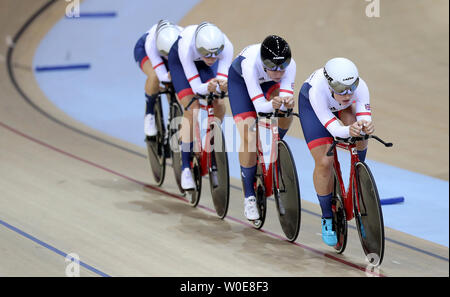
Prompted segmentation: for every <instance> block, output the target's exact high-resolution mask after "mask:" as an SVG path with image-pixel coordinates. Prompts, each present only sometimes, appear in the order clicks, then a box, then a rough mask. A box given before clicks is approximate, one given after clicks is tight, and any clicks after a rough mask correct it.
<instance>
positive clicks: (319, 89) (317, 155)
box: [298, 58, 374, 246]
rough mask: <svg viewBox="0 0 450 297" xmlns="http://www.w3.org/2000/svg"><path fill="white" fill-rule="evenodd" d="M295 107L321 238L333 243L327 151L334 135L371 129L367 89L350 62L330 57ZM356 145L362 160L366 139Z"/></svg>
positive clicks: (363, 131)
mask: <svg viewBox="0 0 450 297" xmlns="http://www.w3.org/2000/svg"><path fill="white" fill-rule="evenodd" d="M298 108H299V115H300V123H301V126H302V130H303V134H304V136H305V140H306V142H307V144H308V148H309V150H310V152H311V154H312V156H313V158H314V162H315V168H314V172H313V181H314V187H315V190H316V192H317V197H318V199H319V203H320V207H321V210H322V240H323V241H324V242H325V243H326V244H327V245H330V246H334V245H336V243H337V237H336V232H335V231H334V230H333V226H332V216H333V213H332V208H331V198H332V187H333V173H332V172H333V171H332V167H333V157H328V156H327V155H326V152H327V151H328V149H329V148H330V146H331V143H332V141H333V137H342V138H348V137H350V136H355V137H356V136H360V134H361V133H366V134H372V133H373V132H374V124H373V122H372V117H371V110H370V100H369V90H368V88H367V85H366V83H365V82H364V80H363V79H362V78H361V77H359V73H358V69H357V68H356V66H355V64H354V63H353V62H352V61H350V60H348V59H346V58H333V59H331V60H329V61H328V62H327V63H326V64H325V67H323V68H320V69H318V70H316V71H314V72H313V73H312V74H311V75H310V76H309V78H308V79H307V80H306V81H305V82H304V84H303V86H302V88H301V90H300V94H299V103H298ZM356 148H357V153H358V156H359V159H360V160H361V161H364V160H365V158H366V153H367V141H359V142H357V145H356Z"/></svg>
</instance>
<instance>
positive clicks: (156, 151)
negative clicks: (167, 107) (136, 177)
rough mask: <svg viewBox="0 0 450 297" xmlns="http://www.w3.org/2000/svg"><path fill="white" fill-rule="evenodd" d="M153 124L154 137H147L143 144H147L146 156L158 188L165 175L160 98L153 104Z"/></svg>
mask: <svg viewBox="0 0 450 297" xmlns="http://www.w3.org/2000/svg"><path fill="white" fill-rule="evenodd" d="M155 124H156V129H157V131H158V132H157V134H156V135H155V136H147V137H146V139H145V142H146V143H147V153H148V154H147V156H148V160H149V163H150V168H151V170H152V174H153V178H154V179H155V182H156V184H157V185H158V186H161V185H162V183H163V182H164V176H165V173H166V157H165V152H164V136H165V128H164V117H163V115H162V108H161V97H158V100H157V101H156V104H155Z"/></svg>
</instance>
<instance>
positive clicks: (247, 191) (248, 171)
mask: <svg viewBox="0 0 450 297" xmlns="http://www.w3.org/2000/svg"><path fill="white" fill-rule="evenodd" d="M255 174H256V165H255V166H253V167H242V166H241V178H242V183H243V184H244V196H245V198H247V197H250V196H256V194H255V188H254V185H253V184H254V182H255Z"/></svg>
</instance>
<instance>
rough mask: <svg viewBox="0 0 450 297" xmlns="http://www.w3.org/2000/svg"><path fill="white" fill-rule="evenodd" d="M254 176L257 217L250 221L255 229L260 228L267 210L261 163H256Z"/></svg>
mask: <svg viewBox="0 0 450 297" xmlns="http://www.w3.org/2000/svg"><path fill="white" fill-rule="evenodd" d="M255 178H256V182H255V193H256V205H257V206H258V213H259V219H257V220H254V221H252V224H253V226H254V227H255V228H256V229H261V228H262V226H263V225H264V222H265V220H266V212H267V198H266V188H265V186H264V185H265V183H264V174H263V171H262V168H261V164H258V167H257V169H256V176H255Z"/></svg>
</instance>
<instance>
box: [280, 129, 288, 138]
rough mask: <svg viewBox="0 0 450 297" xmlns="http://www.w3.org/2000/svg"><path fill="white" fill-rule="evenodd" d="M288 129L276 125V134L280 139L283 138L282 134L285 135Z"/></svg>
mask: <svg viewBox="0 0 450 297" xmlns="http://www.w3.org/2000/svg"><path fill="white" fill-rule="evenodd" d="M287 131H288V129H282V128H280V127H278V134H279V135H280V139H283V137H284V135H286V133H287Z"/></svg>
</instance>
